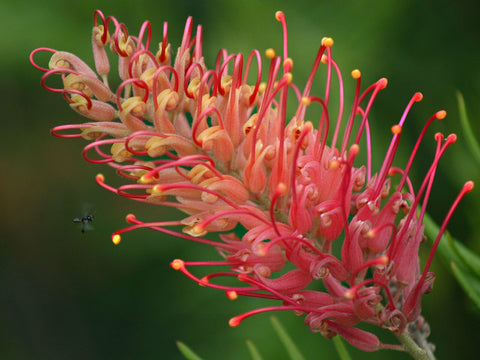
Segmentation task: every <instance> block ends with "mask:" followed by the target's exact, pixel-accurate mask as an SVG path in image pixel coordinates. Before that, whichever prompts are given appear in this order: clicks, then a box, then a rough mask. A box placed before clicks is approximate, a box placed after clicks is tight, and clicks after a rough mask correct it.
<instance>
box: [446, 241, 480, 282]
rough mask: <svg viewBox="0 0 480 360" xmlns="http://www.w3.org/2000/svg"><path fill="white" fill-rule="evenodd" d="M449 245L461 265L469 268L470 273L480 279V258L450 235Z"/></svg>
mask: <svg viewBox="0 0 480 360" xmlns="http://www.w3.org/2000/svg"><path fill="white" fill-rule="evenodd" d="M447 238H448V244H449V245H450V247H451V249H452V250H453V251H454V252H455V254H456V255H457V257H458V259H459V260H460V263H461V264H463V265H464V266H465V267H467V270H468V271H469V272H472V273H473V274H475V275H476V276H477V277H478V278H479V279H480V257H478V256H477V255H476V254H474V253H473V252H472V251H470V250H469V249H468V248H467V247H465V245H463V244H462V243H461V242H458V241H455V240H453V238H452V237H451V236H450V234H447Z"/></svg>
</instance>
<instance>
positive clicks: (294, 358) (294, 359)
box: [270, 316, 305, 360]
mask: <svg viewBox="0 0 480 360" xmlns="http://www.w3.org/2000/svg"><path fill="white" fill-rule="evenodd" d="M270 321H271V322H272V325H273V328H274V329H275V332H276V333H277V335H278V337H279V338H280V341H281V342H282V344H283V345H284V346H285V348H286V349H287V352H288V354H289V355H290V359H291V360H305V358H304V357H303V355H302V354H301V353H300V350H298V348H297V346H296V345H295V344H294V342H293V340H292V338H291V337H290V336H289V335H288V334H287V332H286V331H285V329H284V328H283V326H282V325H281V324H280V322H279V321H278V319H277V318H276V317H274V316H272V317H270Z"/></svg>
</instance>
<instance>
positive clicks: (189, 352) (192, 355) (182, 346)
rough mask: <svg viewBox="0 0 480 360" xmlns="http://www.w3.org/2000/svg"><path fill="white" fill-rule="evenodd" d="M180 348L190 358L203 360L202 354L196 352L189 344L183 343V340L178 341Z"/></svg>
mask: <svg viewBox="0 0 480 360" xmlns="http://www.w3.org/2000/svg"><path fill="white" fill-rule="evenodd" d="M177 347H178V350H180V352H181V353H182V355H183V356H185V358H186V359H188V360H202V358H201V357H200V356H198V355H197V354H195V353H194V352H193V351H192V350H191V349H190V348H189V347H188V346H187V345H185V344H184V343H182V342H181V341H177Z"/></svg>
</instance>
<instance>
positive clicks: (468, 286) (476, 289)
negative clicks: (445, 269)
mask: <svg viewBox="0 0 480 360" xmlns="http://www.w3.org/2000/svg"><path fill="white" fill-rule="evenodd" d="M450 266H451V268H452V271H453V274H454V275H455V277H456V278H457V279H458V282H459V283H460V285H461V286H462V287H463V289H464V290H465V292H466V293H467V295H468V296H469V297H470V299H471V300H472V301H473V303H474V304H475V305H476V306H477V307H478V308H479V309H480V279H479V278H478V277H477V276H475V275H472V274H471V273H469V272H468V271H465V270H464V269H462V267H461V266H458V265H457V264H455V263H454V262H453V261H452V263H451V264H450Z"/></svg>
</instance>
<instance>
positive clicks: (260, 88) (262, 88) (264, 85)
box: [258, 82, 267, 94]
mask: <svg viewBox="0 0 480 360" xmlns="http://www.w3.org/2000/svg"><path fill="white" fill-rule="evenodd" d="M266 88H267V84H266V83H264V82H262V83H260V86H259V87H258V92H259V93H260V94H262V93H264V92H265V89H266Z"/></svg>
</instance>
